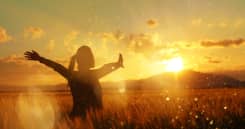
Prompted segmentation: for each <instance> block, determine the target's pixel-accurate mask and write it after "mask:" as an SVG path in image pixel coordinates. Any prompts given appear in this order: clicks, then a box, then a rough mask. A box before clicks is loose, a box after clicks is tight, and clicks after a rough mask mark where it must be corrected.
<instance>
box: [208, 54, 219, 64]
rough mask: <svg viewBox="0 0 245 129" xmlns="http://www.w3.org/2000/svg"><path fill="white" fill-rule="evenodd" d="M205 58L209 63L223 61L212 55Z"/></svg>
mask: <svg viewBox="0 0 245 129" xmlns="http://www.w3.org/2000/svg"><path fill="white" fill-rule="evenodd" d="M205 59H206V60H207V62H208V63H211V64H219V63H222V61H221V60H218V59H215V58H213V57H211V56H205Z"/></svg>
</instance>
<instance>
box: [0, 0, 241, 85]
mask: <svg viewBox="0 0 245 129" xmlns="http://www.w3.org/2000/svg"><path fill="white" fill-rule="evenodd" d="M244 7H245V1H244V0H222V1H217V0H205V1H204V0H182V1H180V0H134V1H132V0H118V1H115V0H106V1H102V0H83V1H65V0H64V1H62V0H59V1H49V0H42V1H29V0H23V1H19V0H3V1H2V2H1V4H0V71H1V74H0V84H11V85H36V84H40V85H46V84H58V83H63V82H65V80H64V79H63V78H62V77H60V76H59V75H58V74H56V73H55V72H54V71H52V70H51V69H48V68H46V67H45V66H43V65H40V64H38V63H37V62H36V63H35V62H30V61H26V60H24V59H23V52H24V51H26V50H36V51H38V52H39V53H40V55H41V56H44V57H47V58H49V59H52V60H55V61H58V62H59V63H61V64H63V65H65V66H67V63H68V61H69V58H70V56H71V55H72V54H74V53H75V51H76V49H77V48H78V47H79V46H81V45H89V46H90V47H91V48H92V50H93V52H94V55H95V57H96V64H97V66H101V65H103V64H105V63H109V62H113V61H116V60H117V58H118V53H122V54H123V56H124V61H125V62H124V63H125V68H124V69H121V70H118V71H116V72H114V73H113V74H111V75H109V76H107V77H105V78H104V79H103V80H105V81H106V80H124V79H138V78H144V77H148V76H151V75H154V74H157V73H161V72H165V71H166V68H165V67H166V65H165V64H164V63H163V62H166V61H168V60H171V59H172V58H175V57H181V58H182V60H183V65H184V66H183V67H184V69H191V70H196V71H202V72H210V71H211V72H215V71H229V70H233V71H234V70H243V69H244V68H245V67H244V66H245V62H244V61H243V59H244V54H245V45H244V43H245V41H244V40H245V39H244V36H245V14H244V13H243V12H245V8H244Z"/></svg>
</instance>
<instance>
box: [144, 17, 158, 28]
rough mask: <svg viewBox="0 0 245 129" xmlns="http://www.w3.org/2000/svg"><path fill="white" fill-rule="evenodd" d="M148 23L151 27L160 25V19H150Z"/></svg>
mask: <svg viewBox="0 0 245 129" xmlns="http://www.w3.org/2000/svg"><path fill="white" fill-rule="evenodd" d="M146 23H147V25H148V26H149V27H152V28H153V27H157V26H158V21H157V20H156V19H149V20H148V21H147V22H146Z"/></svg>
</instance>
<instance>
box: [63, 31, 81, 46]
mask: <svg viewBox="0 0 245 129" xmlns="http://www.w3.org/2000/svg"><path fill="white" fill-rule="evenodd" d="M78 35H79V31H76V30H73V31H71V32H70V33H68V34H67V35H66V36H65V38H64V45H65V46H69V45H70V44H71V42H72V41H73V40H75V39H76V38H77V37H78Z"/></svg>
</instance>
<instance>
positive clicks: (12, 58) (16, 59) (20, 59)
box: [0, 54, 25, 64]
mask: <svg viewBox="0 0 245 129" xmlns="http://www.w3.org/2000/svg"><path fill="white" fill-rule="evenodd" d="M0 62H2V63H15V64H24V62H25V58H24V56H20V55H16V54H12V55H9V56H6V57H2V58H0Z"/></svg>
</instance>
